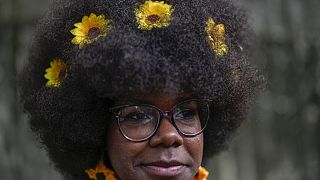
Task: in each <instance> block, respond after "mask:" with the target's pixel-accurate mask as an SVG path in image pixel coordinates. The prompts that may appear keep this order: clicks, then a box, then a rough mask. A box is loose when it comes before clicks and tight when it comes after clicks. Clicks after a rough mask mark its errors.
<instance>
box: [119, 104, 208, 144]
mask: <svg viewBox="0 0 320 180" xmlns="http://www.w3.org/2000/svg"><path fill="white" fill-rule="evenodd" d="M161 113H162V111H161V110H159V109H158V108H156V107H154V106H149V105H138V106H126V107H122V108H120V110H119V114H118V117H119V119H118V121H119V127H120V130H121V131H122V133H123V134H124V135H125V136H126V137H128V138H130V139H132V140H142V139H145V138H148V137H150V136H151V135H153V133H154V132H155V131H156V129H157V126H158V124H159V122H160V120H161V118H163V117H161ZM171 115H172V116H171V119H172V121H173V123H174V125H175V126H176V128H177V129H178V130H179V131H180V132H181V133H182V134H184V135H187V136H188V135H189V136H192V135H194V134H197V133H199V132H200V131H202V130H203V128H204V127H205V125H206V123H207V120H208V116H209V106H208V103H207V102H205V101H204V102H202V101H197V100H191V101H186V102H184V103H181V104H178V105H177V106H176V107H175V108H174V109H173V110H172V112H171Z"/></svg>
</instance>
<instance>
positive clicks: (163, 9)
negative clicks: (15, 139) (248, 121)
mask: <svg viewBox="0 0 320 180" xmlns="http://www.w3.org/2000/svg"><path fill="white" fill-rule="evenodd" d="M249 29H250V28H249V27H248V25H247V23H246V17H245V15H244V14H243V12H242V10H240V9H239V8H237V7H236V6H234V5H233V4H232V3H231V2H229V1H224V0H215V1H208V0H198V1H193V0H184V1H172V0H167V1H151V0H125V1H119V0H109V1H105V0H91V1H84V0H68V1H57V2H54V3H53V4H52V6H51V7H50V10H49V12H48V13H47V14H46V16H45V17H44V18H43V19H42V20H41V22H40V24H39V26H38V29H37V31H36V33H35V34H34V40H33V45H32V47H31V49H30V56H29V61H28V64H27V65H26V67H25V69H24V71H23V73H22V74H21V82H22V83H21V97H22V100H23V105H24V109H25V111H26V112H27V113H28V114H29V117H30V126H31V129H32V130H33V131H34V132H35V134H36V135H37V137H38V139H39V141H40V142H41V143H42V144H43V145H44V147H45V149H46V151H47V152H48V155H49V157H50V159H51V160H52V162H53V163H54V165H55V167H56V168H57V169H58V170H59V171H60V172H61V173H62V174H64V175H65V177H66V178H68V179H77V180H79V179H122V180H137V179H139V180H140V179H142V180H143V179H146V180H147V179H155V180H157V179H181V180H187V179H206V178H207V172H206V170H204V168H201V167H200V165H201V163H202V162H203V160H204V159H206V158H208V157H211V156H213V155H214V154H217V153H218V152H220V151H221V150H222V149H224V148H225V147H226V141H227V140H228V138H230V136H231V135H232V134H233V132H234V131H235V130H236V129H237V128H238V127H239V126H240V124H241V122H242V121H243V119H244V115H245V114H246V110H247V107H248V103H249V102H250V100H251V99H252V97H253V94H254V92H255V90H257V88H258V87H259V86H260V84H261V82H262V78H261V76H259V74H258V73H257V72H256V70H255V69H254V68H252V66H251V65H250V64H249V63H248V54H249V53H248V52H249V39H250V38H251V37H250V36H251V33H250V31H249Z"/></svg>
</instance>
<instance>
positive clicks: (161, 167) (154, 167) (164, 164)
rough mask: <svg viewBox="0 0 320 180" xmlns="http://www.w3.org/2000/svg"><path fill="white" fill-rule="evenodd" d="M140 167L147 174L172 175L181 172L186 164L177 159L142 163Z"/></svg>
mask: <svg viewBox="0 0 320 180" xmlns="http://www.w3.org/2000/svg"><path fill="white" fill-rule="evenodd" d="M141 167H142V168H143V169H144V170H145V171H146V172H147V173H148V174H152V175H155V176H161V177H172V176H177V175H179V174H181V173H182V172H183V171H184V169H185V168H186V167H187V166H186V165H185V164H183V163H181V162H178V161H156V162H152V163H146V164H142V165H141Z"/></svg>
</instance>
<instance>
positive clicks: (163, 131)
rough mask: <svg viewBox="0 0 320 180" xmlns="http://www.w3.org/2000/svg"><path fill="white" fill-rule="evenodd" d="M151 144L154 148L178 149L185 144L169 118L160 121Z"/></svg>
mask: <svg viewBox="0 0 320 180" xmlns="http://www.w3.org/2000/svg"><path fill="white" fill-rule="evenodd" d="M149 144H150V146H152V147H156V146H164V147H178V146H180V145H182V144H183V138H182V136H181V135H180V133H179V132H178V131H177V129H176V128H175V127H174V125H173V124H172V123H171V121H170V118H169V117H168V116H167V117H164V118H162V119H161V120H160V124H159V127H158V129H157V132H156V133H155V134H154V135H153V136H152V137H151V139H150V141H149Z"/></svg>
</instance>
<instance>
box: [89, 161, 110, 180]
mask: <svg viewBox="0 0 320 180" xmlns="http://www.w3.org/2000/svg"><path fill="white" fill-rule="evenodd" d="M85 172H86V173H87V174H88V176H89V178H90V179H94V180H98V177H97V175H98V174H103V175H104V178H105V180H116V177H115V175H114V172H113V171H112V170H110V169H108V168H107V167H106V166H105V165H104V163H103V161H102V160H100V162H99V164H98V165H97V166H96V169H87V170H85Z"/></svg>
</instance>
